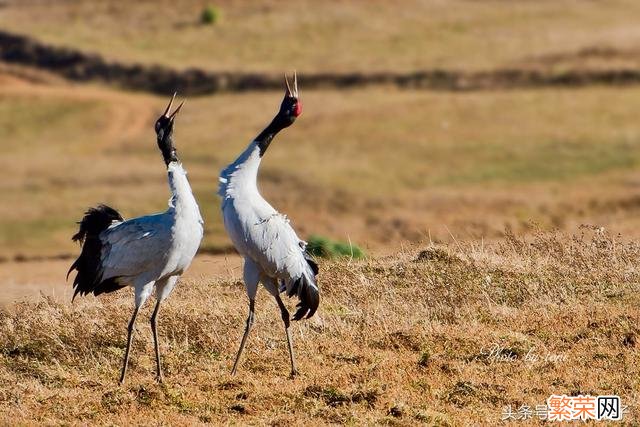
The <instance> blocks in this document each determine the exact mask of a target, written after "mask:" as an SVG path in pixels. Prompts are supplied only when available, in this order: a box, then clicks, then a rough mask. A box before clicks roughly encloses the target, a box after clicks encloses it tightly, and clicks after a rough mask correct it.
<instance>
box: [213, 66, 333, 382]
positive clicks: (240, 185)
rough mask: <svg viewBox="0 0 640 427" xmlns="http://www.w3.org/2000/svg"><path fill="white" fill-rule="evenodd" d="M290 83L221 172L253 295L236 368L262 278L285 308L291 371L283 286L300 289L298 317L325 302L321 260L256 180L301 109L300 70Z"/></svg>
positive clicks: (228, 216)
mask: <svg viewBox="0 0 640 427" xmlns="http://www.w3.org/2000/svg"><path fill="white" fill-rule="evenodd" d="M285 83H286V93H285V96H284V99H283V101H282V104H281V106H280V110H279V111H278V113H277V114H276V116H275V117H274V119H273V120H272V121H271V123H270V124H269V125H268V126H267V127H266V128H265V129H264V130H263V131H262V132H261V133H260V134H259V135H258V136H257V137H256V138H255V139H254V140H253V141H252V142H251V144H249V146H248V147H247V149H246V150H245V151H244V152H243V153H242V154H240V156H239V157H238V158H237V159H236V160H235V161H234V162H233V163H231V164H230V165H229V166H227V167H226V168H225V169H224V170H223V171H222V173H221V174H220V187H219V191H218V194H219V195H220V196H221V197H222V215H223V219H224V226H225V228H226V230H227V233H228V234H229V237H230V238H231V240H232V241H233V244H234V245H235V247H236V249H237V250H238V252H240V254H241V255H242V256H243V257H244V283H245V288H246V291H247V295H248V297H249V316H248V318H247V323H246V327H245V330H244V335H243V336H242V341H241V342H240V348H239V349H238V354H237V355H236V359H235V362H234V364H233V370H232V371H231V373H232V374H235V373H236V370H237V368H238V361H239V360H240V356H241V354H242V350H243V349H244V346H245V343H246V340H247V335H248V334H249V331H250V329H251V326H252V325H253V320H254V304H255V297H256V293H257V291H258V282H261V283H262V284H263V285H264V287H265V288H266V289H267V291H268V292H269V293H270V294H271V295H273V297H274V298H275V299H276V302H277V304H278V307H279V308H280V313H281V316H282V320H283V322H284V327H285V332H286V335H287V344H288V347H289V356H290V359H291V374H292V375H295V374H296V371H297V370H296V362H295V357H294V354H293V340H292V338H291V332H290V330H289V321H290V319H289V312H288V311H287V308H286V307H285V306H284V304H283V302H282V299H280V292H285V291H286V293H287V295H288V296H290V297H291V296H293V295H294V294H295V295H297V297H298V298H299V300H300V302H299V303H298V305H297V311H296V313H295V314H294V316H293V319H294V320H300V319H302V318H303V317H305V316H306V317H307V318H309V317H311V316H313V314H314V313H315V312H316V309H317V308H318V304H319V302H320V294H319V290H318V286H317V284H316V275H317V274H318V266H317V264H316V263H315V262H314V261H313V260H312V259H311V257H310V256H309V255H308V254H307V252H306V250H305V249H306V243H305V242H304V241H302V240H300V239H299V238H298V236H297V235H296V233H295V231H294V230H293V228H291V225H289V220H288V219H287V217H286V216H285V215H282V214H280V213H278V212H277V211H276V210H275V209H274V208H273V207H272V206H271V205H270V204H269V203H268V202H267V201H266V200H265V199H263V198H262V196H261V195H260V192H259V191H258V186H257V182H256V181H257V176H258V168H259V166H260V161H261V160H262V156H263V155H264V153H265V152H266V150H267V148H268V147H269V144H270V143H271V142H272V140H273V138H274V137H275V135H276V134H277V133H278V132H279V131H281V130H282V129H284V128H286V127H288V126H291V125H292V124H293V122H294V121H295V120H296V118H297V117H298V116H299V115H300V114H301V113H302V103H301V102H300V101H299V99H298V79H297V76H294V81H293V90H292V89H291V87H290V86H289V82H288V81H287V78H286V76H285Z"/></svg>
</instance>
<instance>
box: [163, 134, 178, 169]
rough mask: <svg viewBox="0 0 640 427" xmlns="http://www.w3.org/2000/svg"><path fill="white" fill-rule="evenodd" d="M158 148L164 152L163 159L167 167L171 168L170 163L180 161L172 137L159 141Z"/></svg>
mask: <svg viewBox="0 0 640 427" xmlns="http://www.w3.org/2000/svg"><path fill="white" fill-rule="evenodd" d="M158 146H159V147H160V151H161V152H162V158H163V159H164V164H165V165H167V166H169V163H171V162H177V161H178V153H177V152H176V148H175V147H174V146H173V138H172V137H171V136H168V137H167V138H165V140H164V141H158Z"/></svg>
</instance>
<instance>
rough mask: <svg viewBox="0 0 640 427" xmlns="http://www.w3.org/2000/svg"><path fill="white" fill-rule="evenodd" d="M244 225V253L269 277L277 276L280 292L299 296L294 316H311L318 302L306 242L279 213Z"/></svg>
mask: <svg viewBox="0 0 640 427" xmlns="http://www.w3.org/2000/svg"><path fill="white" fill-rule="evenodd" d="M245 227H246V230H245V231H246V233H245V242H244V243H245V248H246V251H247V254H248V255H249V256H250V257H251V259H252V260H253V261H255V262H256V263H258V264H259V265H260V267H261V268H262V270H263V271H265V272H266V273H267V274H268V275H269V276H272V277H275V278H277V279H279V281H280V284H281V288H280V291H281V292H284V291H286V293H287V295H288V296H290V297H291V296H293V295H297V296H298V298H300V303H299V304H298V311H297V312H296V314H295V315H294V319H296V320H299V319H301V318H302V317H304V316H305V315H306V317H311V316H312V315H313V314H314V313H315V311H316V309H317V307H318V303H319V290H318V286H317V283H316V275H317V273H318V265H317V264H316V263H315V262H314V261H313V259H312V258H311V257H310V256H309V255H308V254H307V252H306V242H304V241H303V240H300V239H299V238H298V236H297V235H296V232H295V231H294V230H293V228H292V227H291V225H290V224H289V220H288V219H287V218H286V217H285V216H284V215H282V214H279V213H274V214H272V215H270V216H269V217H267V218H266V219H262V220H260V221H257V222H256V223H254V224H246V225H245Z"/></svg>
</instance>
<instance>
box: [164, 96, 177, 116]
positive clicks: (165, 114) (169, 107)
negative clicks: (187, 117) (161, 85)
mask: <svg viewBox="0 0 640 427" xmlns="http://www.w3.org/2000/svg"><path fill="white" fill-rule="evenodd" d="M177 94H178V92H173V96H172V97H171V101H169V105H167V109H166V110H164V114H163V115H164V116H165V117H169V111H170V110H171V106H172V105H173V100H174V99H176V95H177ZM178 109H180V107H178Z"/></svg>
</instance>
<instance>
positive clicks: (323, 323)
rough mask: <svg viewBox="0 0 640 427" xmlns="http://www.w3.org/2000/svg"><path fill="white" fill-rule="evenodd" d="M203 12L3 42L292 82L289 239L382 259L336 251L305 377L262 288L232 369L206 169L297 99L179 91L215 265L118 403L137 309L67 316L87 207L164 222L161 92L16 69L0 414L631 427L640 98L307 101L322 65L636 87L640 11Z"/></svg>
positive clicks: (9, 21) (631, 5)
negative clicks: (562, 413) (509, 416)
mask: <svg viewBox="0 0 640 427" xmlns="http://www.w3.org/2000/svg"><path fill="white" fill-rule="evenodd" d="M205 4H207V2H203V1H200V0H178V1H175V0H173V1H169V0H156V1H147V0H145V1H136V2H125V1H116V0H106V1H104V0H103V1H99V0H81V1H70V0H69V1H67V0H60V1H55V2H49V1H41V0H22V1H18V0H6V1H1V2H0V29H1V30H5V31H11V32H15V33H19V34H25V35H29V36H33V37H35V38H36V39H38V40H41V41H44V42H47V43H51V44H55V45H57V46H68V47H72V48H77V49H82V50H83V51H86V52H94V53H98V54H100V55H103V56H104V57H105V58H107V59H109V60H114V61H119V62H122V63H141V64H161V65H164V66H170V67H173V68H177V69H183V68H188V67H194V66H197V67H203V68H205V69H210V70H222V71H241V72H267V73H274V74H275V73H277V74H280V73H282V72H283V71H292V70H293V69H297V70H298V72H299V77H300V91H301V99H302V102H303V103H304V112H303V115H302V116H301V117H300V119H299V120H298V121H296V123H295V125H294V126H293V127H291V128H290V129H287V130H286V131H284V132H282V134H281V135H279V136H278V139H277V140H276V141H275V142H274V144H273V145H272V148H270V150H269V152H268V154H267V156H266V157H265V160H264V162H263V165H262V169H261V174H260V186H261V189H262V190H263V193H264V195H265V196H266V198H267V199H269V200H270V201H271V202H272V203H273V205H274V206H275V207H276V208H278V209H279V210H281V211H282V212H285V213H287V214H288V216H289V217H290V218H291V220H292V223H293V225H294V227H295V228H296V229H297V230H298V231H299V234H300V236H301V237H303V238H307V237H309V236H310V235H314V234H315V235H320V236H327V237H329V238H332V239H338V240H343V241H348V240H350V241H352V242H354V243H356V244H358V245H360V246H361V247H363V248H364V250H365V251H366V252H367V254H368V255H369V257H368V258H367V259H365V260H360V261H357V260H350V259H334V260H321V261H320V264H321V265H320V267H321V275H320V284H321V289H322V302H321V307H320V310H319V312H318V315H317V316H315V317H314V318H312V319H311V320H309V321H305V322H301V323H296V324H295V327H294V328H293V330H294V333H295V339H296V348H297V351H298V358H299V364H300V370H301V372H302V373H301V375H300V376H299V377H297V378H294V379H290V378H288V376H287V374H288V369H287V353H286V345H285V337H284V333H283V331H282V326H281V321H280V318H279V314H278V311H277V307H276V305H275V303H274V302H273V301H271V299H269V298H268V297H267V296H266V293H265V292H262V293H259V298H258V302H257V316H258V319H257V326H256V327H255V329H254V330H253V332H252V335H251V336H250V341H249V347H248V351H247V353H246V357H245V358H244V360H243V364H242V367H241V370H240V372H239V375H238V376H237V377H235V378H233V377H231V376H230V375H229V371H230V368H231V363H232V357H233V355H234V352H235V350H236V348H237V345H238V341H239V339H240V336H241V333H242V327H243V324H244V320H245V317H246V310H247V307H246V296H245V293H244V290H243V289H242V284H241V282H240V278H241V269H240V268H239V265H240V261H239V259H238V257H237V256H236V255H234V254H232V253H229V254H228V255H210V253H214V254H215V253H219V252H231V249H230V246H229V245H230V242H229V240H228V238H227V237H226V235H225V232H224V229H223V227H222V222H221V218H220V213H219V210H220V207H219V200H218V196H217V195H216V190H217V179H218V173H219V171H220V169H221V168H222V167H223V166H224V165H226V164H227V163H229V162H230V161H231V160H233V158H235V156H236V155H237V154H238V153H239V152H240V150H242V149H243V148H244V147H245V146H246V145H247V144H248V143H249V141H250V140H251V138H252V137H254V136H255V135H256V134H257V133H258V132H259V131H260V130H261V129H262V127H264V125H266V123H267V122H268V121H269V120H270V119H271V118H272V116H273V114H274V113H275V112H276V109H277V106H278V103H279V101H280V99H281V96H282V93H281V92H270V91H266V92H245V93H226V94H223V95H215V96H201V97H193V98H189V99H188V100H187V102H186V104H185V108H184V109H183V110H182V112H181V113H180V116H179V117H178V119H177V124H176V135H175V137H176V145H177V148H178V151H179V154H180V156H181V158H182V160H183V162H184V165H185V167H186V169H187V170H188V171H189V179H190V181H191V183H192V185H193V188H194V192H195V194H196V197H197V198H198V201H199V203H200V207H201V210H202V213H203V216H204V218H205V238H204V242H203V246H202V250H201V252H202V254H203V255H201V256H199V257H197V259H196V261H195V262H194V265H193V267H192V269H191V271H189V272H188V273H187V275H186V276H185V278H184V280H183V282H182V283H181V284H180V285H179V287H178V288H177V290H176V292H175V293H174V294H173V295H172V297H171V298H170V299H169V301H168V302H167V304H165V307H164V308H163V310H164V311H163V314H162V316H161V318H160V335H161V342H162V345H163V353H164V361H165V363H166V371H167V381H166V383H165V384H164V385H158V384H156V383H155V382H154V381H153V369H152V368H153V363H154V360H153V357H152V345H151V334H150V330H149V327H148V323H147V322H146V321H144V320H143V317H144V318H148V315H149V314H150V307H146V309H145V312H144V316H141V317H140V318H139V323H138V334H137V341H136V343H135V345H134V352H133V355H132V364H131V371H130V372H131V376H130V378H129V381H128V382H127V384H126V385H125V386H123V387H119V386H117V381H116V380H117V374H118V372H117V371H118V369H119V367H120V362H121V357H122V354H123V349H124V344H125V336H126V323H127V320H128V318H129V316H130V310H131V305H132V298H131V295H130V293H129V291H128V290H125V291H121V292H119V293H117V294H116V295H113V294H112V295H108V296H105V297H101V298H93V297H87V298H80V299H78V300H77V301H76V302H75V303H74V304H70V303H69V295H70V284H66V283H64V275H65V274H66V270H67V268H68V265H69V264H70V263H71V260H70V259H69V258H70V257H71V256H73V255H76V254H77V253H78V251H79V248H78V247H77V245H75V244H73V243H72V242H71V240H70V237H71V235H72V234H73V233H74V232H75V228H76V224H75V222H76V221H77V220H78V219H80V216H81V214H82V212H83V211H84V210H85V209H86V208H87V207H88V206H91V205H94V204H96V203H98V202H104V203H108V204H111V205H113V206H114V207H116V208H118V210H120V211H121V212H122V213H123V214H124V216H125V217H134V216H137V215H141V214H148V213H151V212H157V211H162V210H164V209H165V208H166V201H167V199H168V189H167V185H166V172H165V170H164V168H163V166H162V162H161V156H160V154H159V153H158V151H157V148H156V144H155V138H154V134H153V122H154V120H155V119H156V117H157V116H158V115H159V114H160V112H161V111H162V109H163V108H164V106H165V105H166V101H167V100H166V99H165V98H163V97H159V96H155V95H151V94H146V93H142V92H127V91H124V90H121V89H117V88H114V87H109V86H104V85H97V84H80V83H77V82H71V81H66V80H63V79H61V78H59V77H55V76H53V75H50V74H48V73H47V72H46V71H43V70H35V69H30V68H24V67H19V66H16V65H9V64H4V63H2V62H0V135H1V137H2V143H1V144H0V147H2V151H1V153H2V165H3V176H2V179H1V180H0V193H1V194H2V203H0V291H2V292H0V306H2V308H1V309H0V423H2V424H16V423H17V424H24V425H31V424H49V425H51V424H55V425H58V424H69V425H86V424H111V425H112V424H118V425H120V424H122V425H126V424H145V425H146V424H154V425H155V424H171V425H187V424H202V423H212V424H233V425H245V424H252V425H264V424H271V425H290V424H293V425H301V424H305V425H310V424H313V425H316V424H318V425H322V424H351V425H363V424H367V425H370V424H392V425H414V424H426V425H452V426H456V425H495V424H497V423H498V422H499V421H500V418H501V413H502V409H503V407H504V406H506V405H511V406H512V407H514V408H517V407H519V406H521V405H530V406H535V405H539V404H543V403H545V400H546V398H547V397H548V396H549V395H550V394H552V393H556V394H563V393H565V394H571V395H577V394H580V393H583V394H594V395H598V394H600V395H604V394H618V395H620V396H621V397H622V399H623V403H624V404H625V405H628V406H629V408H628V411H629V412H628V413H627V415H626V418H625V420H626V421H627V423H628V424H629V425H637V424H638V423H639V422H640V418H639V417H640V415H638V414H639V412H638V411H640V406H639V404H638V402H640V380H639V378H640V364H639V363H640V357H639V353H638V349H639V348H640V344H638V338H639V337H638V335H639V334H640V297H639V295H640V292H639V291H640V288H639V286H638V283H640V276H639V274H640V273H639V270H638V259H639V258H640V247H639V246H638V245H637V244H636V243H634V242H635V241H637V240H638V239H639V238H640V231H639V230H640V192H639V191H638V187H639V186H640V122H639V121H638V112H639V111H640V86H613V85H607V86H604V85H603V86H585V87H580V88H568V87H556V88H545V89H543V88H536V87H530V88H526V89H517V90H502V91H499V90H485V91H467V92H465V91H458V92H447V91H426V90H400V89H397V88H392V87H385V86H371V87H364V88H359V89H350V90H339V89H327V90H305V73H318V72H353V71H358V72H365V73H366V72H372V71H400V72H410V71H416V70H424V69H451V70H492V69H506V68H510V67H520V68H537V67H547V68H551V69H554V70H555V69H559V70H562V69H569V68H570V69H578V70H580V69H587V68H589V69H594V68H595V69H599V68H610V69H632V70H636V69H638V68H640V60H639V59H638V58H639V57H640V56H639V55H638V52H640V29H639V28H640V27H638V25H637V22H638V19H639V18H640V4H638V3H637V2H634V1H631V0H612V1H608V2H601V1H578V0H566V1H565V0H563V1H557V2H556V1H554V2H552V1H528V0H518V1H508V2H505V1H501V0H483V1H478V0H452V1H440V0H428V1H426V0H425V1H419V0H409V1H406V2H402V6H398V4H397V3H396V2H384V1H379V0H374V1H364V0H357V1H349V2H346V1H338V0H330V1H326V2H312V1H310V0H302V1H298V2H288V3H286V2H279V1H271V0H270V1H267V2H236V1H230V0H220V1H217V2H212V4H215V5H216V6H217V7H218V8H219V10H220V11H221V13H222V19H221V21H220V22H219V23H217V24H215V25H211V26H206V25H201V24H199V23H198V19H199V16H200V13H201V11H202V9H203V7H204V5H205ZM207 253H209V254H207ZM39 292H41V293H42V295H41V296H38V293H39ZM16 300H20V302H14V301H16ZM287 303H288V304H289V303H293V301H291V302H287ZM291 305H292V304H290V306H291ZM494 353H495V354H494ZM528 353H529V354H535V355H537V356H538V358H537V359H536V360H533V361H531V360H525V358H526V355H527V354H528ZM505 359H513V360H505ZM534 422H535V420H534V421H531V422H530V423H534ZM526 424H527V423H526V422H518V423H517V425H526Z"/></svg>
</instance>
